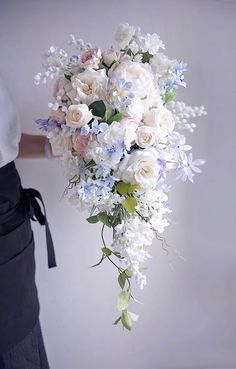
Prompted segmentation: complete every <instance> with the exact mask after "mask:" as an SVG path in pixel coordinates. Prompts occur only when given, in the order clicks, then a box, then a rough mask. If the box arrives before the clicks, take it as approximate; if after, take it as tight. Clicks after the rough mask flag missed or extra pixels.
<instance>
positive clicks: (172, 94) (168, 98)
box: [163, 92, 176, 104]
mask: <svg viewBox="0 0 236 369" xmlns="http://www.w3.org/2000/svg"><path fill="white" fill-rule="evenodd" d="M175 97H176V93H175V92H167V93H166V94H165V95H164V96H163V102H164V104H167V103H168V102H170V101H172V100H173V99H174V98H175Z"/></svg>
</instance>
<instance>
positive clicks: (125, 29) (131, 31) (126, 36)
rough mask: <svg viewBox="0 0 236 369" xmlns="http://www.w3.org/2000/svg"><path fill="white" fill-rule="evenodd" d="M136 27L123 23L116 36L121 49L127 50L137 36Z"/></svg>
mask: <svg viewBox="0 0 236 369" xmlns="http://www.w3.org/2000/svg"><path fill="white" fill-rule="evenodd" d="M135 32H136V27H134V26H130V25H129V24H128V23H121V24H120V25H119V26H118V28H117V30H116V34H115V40H116V42H117V43H118V45H119V47H120V48H121V49H125V48H126V47H127V46H128V45H129V43H130V42H131V40H132V38H133V36H134V35H135Z"/></svg>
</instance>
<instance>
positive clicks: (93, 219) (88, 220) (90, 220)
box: [86, 215, 99, 224]
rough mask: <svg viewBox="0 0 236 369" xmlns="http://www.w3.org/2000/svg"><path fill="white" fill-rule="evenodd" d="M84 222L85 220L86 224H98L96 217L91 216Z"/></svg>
mask: <svg viewBox="0 0 236 369" xmlns="http://www.w3.org/2000/svg"><path fill="white" fill-rule="evenodd" d="M86 220H87V222H89V223H91V224H94V223H97V222H99V219H98V217H97V215H93V216H91V217H89V218H87V219H86Z"/></svg>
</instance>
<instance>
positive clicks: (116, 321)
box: [113, 316, 121, 325]
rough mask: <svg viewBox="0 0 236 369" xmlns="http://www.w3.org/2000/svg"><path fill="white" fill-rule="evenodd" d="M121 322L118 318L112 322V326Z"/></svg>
mask: <svg viewBox="0 0 236 369" xmlns="http://www.w3.org/2000/svg"><path fill="white" fill-rule="evenodd" d="M120 320H121V316H119V318H117V319H116V320H115V321H114V323H113V324H114V325H116V324H118V323H119V321H120Z"/></svg>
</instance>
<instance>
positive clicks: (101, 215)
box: [97, 211, 111, 227]
mask: <svg viewBox="0 0 236 369" xmlns="http://www.w3.org/2000/svg"><path fill="white" fill-rule="evenodd" d="M97 218H98V220H100V222H102V223H103V224H105V225H106V226H107V227H111V219H110V217H109V215H108V214H107V213H106V212H105V211H104V212H102V213H99V214H97Z"/></svg>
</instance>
